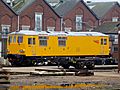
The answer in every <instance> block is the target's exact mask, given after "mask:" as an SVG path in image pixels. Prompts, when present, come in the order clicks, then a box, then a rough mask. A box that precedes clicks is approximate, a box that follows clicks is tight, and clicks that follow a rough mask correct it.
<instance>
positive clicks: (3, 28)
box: [1, 25, 10, 35]
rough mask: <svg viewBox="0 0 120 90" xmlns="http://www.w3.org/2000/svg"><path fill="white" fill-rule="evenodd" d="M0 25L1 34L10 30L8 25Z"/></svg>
mask: <svg viewBox="0 0 120 90" xmlns="http://www.w3.org/2000/svg"><path fill="white" fill-rule="evenodd" d="M1 26H2V34H3V35H6V34H7V33H9V32H10V25H1Z"/></svg>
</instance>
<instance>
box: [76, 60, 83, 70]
mask: <svg viewBox="0 0 120 90" xmlns="http://www.w3.org/2000/svg"><path fill="white" fill-rule="evenodd" d="M75 68H76V69H83V68H84V62H77V63H76V65H75Z"/></svg>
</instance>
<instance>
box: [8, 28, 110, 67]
mask: <svg viewBox="0 0 120 90" xmlns="http://www.w3.org/2000/svg"><path fill="white" fill-rule="evenodd" d="M7 51H8V52H7V57H8V59H9V61H10V62H11V64H12V65H32V64H33V65H34V64H38V63H40V62H44V61H47V60H49V61H54V62H56V63H58V64H60V65H62V66H63V67H64V68H68V67H69V66H71V65H72V66H74V67H76V68H83V67H84V66H87V67H88V68H90V67H94V60H93V57H105V56H108V55H109V37H108V36H107V35H105V34H102V33H98V32H44V31H42V32H37V31H25V30H21V31H19V32H13V33H10V34H9V35H8V43H7ZM83 57H84V58H86V57H92V59H91V58H88V59H84V58H83Z"/></svg>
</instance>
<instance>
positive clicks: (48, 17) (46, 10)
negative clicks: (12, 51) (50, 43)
mask: <svg viewBox="0 0 120 90" xmlns="http://www.w3.org/2000/svg"><path fill="white" fill-rule="evenodd" d="M35 12H39V13H43V21H42V28H43V31H46V30H47V27H49V26H53V27H55V30H56V31H60V18H59V17H58V16H57V15H56V14H55V13H54V11H53V10H52V9H51V8H50V7H49V6H48V5H47V4H46V3H45V2H44V1H43V0H36V1H35V2H34V3H33V4H32V5H31V6H29V7H28V8H26V9H25V10H24V11H23V12H21V13H20V27H21V25H24V24H25V25H30V29H31V30H33V29H34V28H35Z"/></svg>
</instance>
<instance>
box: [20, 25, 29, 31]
mask: <svg viewBox="0 0 120 90" xmlns="http://www.w3.org/2000/svg"><path fill="white" fill-rule="evenodd" d="M22 30H30V26H27V25H22Z"/></svg>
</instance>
